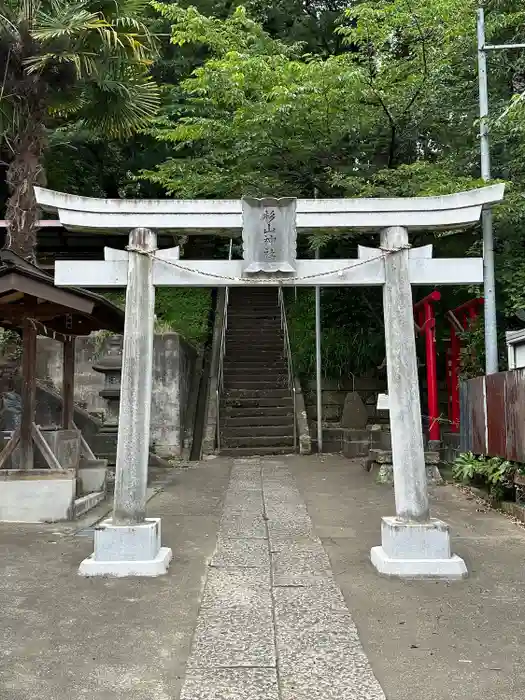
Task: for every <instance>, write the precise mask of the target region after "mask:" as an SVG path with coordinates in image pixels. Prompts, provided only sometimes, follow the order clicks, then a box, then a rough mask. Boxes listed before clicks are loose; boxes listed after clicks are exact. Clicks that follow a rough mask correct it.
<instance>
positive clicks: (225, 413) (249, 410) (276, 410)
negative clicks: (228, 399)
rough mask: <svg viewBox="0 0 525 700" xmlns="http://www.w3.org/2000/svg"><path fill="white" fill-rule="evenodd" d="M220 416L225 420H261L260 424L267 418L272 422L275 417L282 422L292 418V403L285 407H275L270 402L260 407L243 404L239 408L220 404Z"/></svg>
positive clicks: (257, 404)
mask: <svg viewBox="0 0 525 700" xmlns="http://www.w3.org/2000/svg"><path fill="white" fill-rule="evenodd" d="M220 415H221V417H224V419H225V420H230V419H238V418H242V419H243V420H247V421H253V420H254V418H256V419H261V424H262V421H263V420H266V419H267V418H268V419H270V420H271V421H274V420H275V418H276V417H279V418H281V419H282V420H284V419H286V418H288V417H289V416H293V403H292V401H291V400H290V403H289V405H287V406H275V403H274V402H273V401H272V402H271V403H270V404H269V405H267V406H264V405H263V406H261V405H259V403H255V404H252V405H250V404H243V405H242V406H241V407H237V406H227V405H225V404H221V413H220Z"/></svg>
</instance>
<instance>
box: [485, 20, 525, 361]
mask: <svg viewBox="0 0 525 700" xmlns="http://www.w3.org/2000/svg"><path fill="white" fill-rule="evenodd" d="M477 30H478V32H477V33H478V81H479V137H480V152H481V153H480V155H481V177H482V178H483V179H484V180H485V181H486V182H488V181H489V180H490V179H491V174H490V150H489V125H488V117H489V96H488V80H487V51H494V50H499V49H522V48H525V44H494V45H490V44H486V43H485V11H484V10H483V8H479V9H478V12H477ZM481 224H482V229H483V289H484V298H485V303H484V313H485V371H486V373H487V374H495V373H496V372H497V371H498V329H497V321H496V280H495V274H494V235H493V230H492V209H490V208H487V209H484V210H483V213H482V218H481Z"/></svg>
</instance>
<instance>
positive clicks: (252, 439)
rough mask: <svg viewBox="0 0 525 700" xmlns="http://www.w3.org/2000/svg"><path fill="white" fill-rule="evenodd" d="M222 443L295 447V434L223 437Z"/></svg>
mask: <svg viewBox="0 0 525 700" xmlns="http://www.w3.org/2000/svg"><path fill="white" fill-rule="evenodd" d="M221 444H223V445H224V447H251V448H255V447H288V448H293V434H292V435H284V436H283V435H279V436H273V435H270V436H264V435H261V436H248V435H247V436H243V437H227V436H225V437H223V439H222V440H221Z"/></svg>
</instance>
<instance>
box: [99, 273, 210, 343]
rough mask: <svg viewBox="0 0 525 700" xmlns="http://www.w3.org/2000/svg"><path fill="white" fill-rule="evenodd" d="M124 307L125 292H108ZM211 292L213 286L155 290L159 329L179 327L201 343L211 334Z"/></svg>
mask: <svg viewBox="0 0 525 700" xmlns="http://www.w3.org/2000/svg"><path fill="white" fill-rule="evenodd" d="M104 296H105V297H106V298H107V299H109V300H110V301H112V302H113V303H114V304H116V305H117V306H119V307H120V308H122V309H123V308H124V306H125V301H126V297H125V293H124V292H109V293H106V294H105V295H104ZM210 303H211V293H210V290H209V289H196V288H191V287H180V288H176V287H174V288H173V289H169V288H166V287H164V288H160V289H157V291H156V294H155V316H156V324H155V326H156V331H157V332H159V333H160V332H166V331H176V332H177V333H180V335H182V336H183V337H184V338H185V339H186V340H187V341H188V342H189V343H192V345H195V346H196V347H201V346H202V345H203V344H204V342H205V341H206V337H207V334H208V313H209V310H210Z"/></svg>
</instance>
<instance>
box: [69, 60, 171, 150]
mask: <svg viewBox="0 0 525 700" xmlns="http://www.w3.org/2000/svg"><path fill="white" fill-rule="evenodd" d="M159 106H160V93H159V88H158V86H157V85H156V83H154V82H153V81H152V80H151V79H150V78H149V77H148V76H147V75H146V74H145V73H143V74H142V75H140V74H136V73H135V72H133V71H126V72H125V73H124V74H121V75H115V76H114V77H111V76H109V77H106V78H105V79H104V80H98V81H92V82H90V83H89V84H88V85H87V86H86V101H85V108H84V109H83V110H82V111H81V117H82V119H83V120H84V123H85V124H86V126H89V127H90V128H92V129H93V131H95V132H99V133H102V134H105V135H107V136H109V137H111V138H117V139H121V138H128V137H130V136H131V135H132V134H134V133H136V132H137V131H140V130H142V129H144V128H145V127H146V126H148V125H149V124H150V122H151V120H152V118H153V117H154V116H155V115H156V114H157V112H158V109H159Z"/></svg>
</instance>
